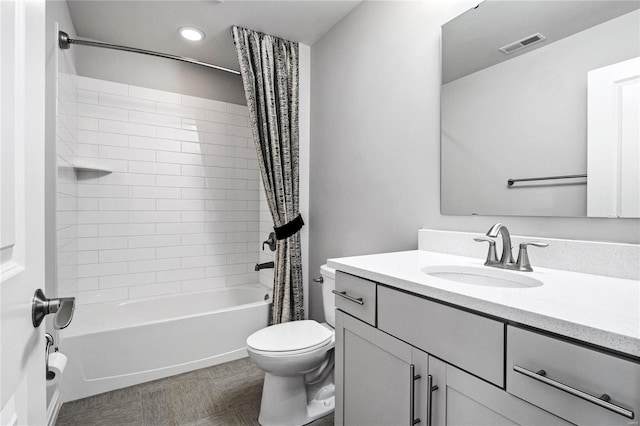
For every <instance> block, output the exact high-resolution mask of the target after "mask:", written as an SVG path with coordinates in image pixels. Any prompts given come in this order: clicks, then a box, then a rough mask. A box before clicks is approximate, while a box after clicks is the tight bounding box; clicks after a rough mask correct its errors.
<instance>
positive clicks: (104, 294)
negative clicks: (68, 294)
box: [76, 287, 129, 305]
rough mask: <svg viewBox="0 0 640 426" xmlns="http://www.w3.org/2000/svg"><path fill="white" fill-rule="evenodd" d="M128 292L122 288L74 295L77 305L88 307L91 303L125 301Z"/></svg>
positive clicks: (82, 292) (81, 292)
mask: <svg viewBox="0 0 640 426" xmlns="http://www.w3.org/2000/svg"><path fill="white" fill-rule="evenodd" d="M128 295H129V290H128V288H126V287H123V288H107V289H100V290H92V291H80V292H78V293H77V294H76V299H77V302H78V304H81V305H89V304H92V303H102V302H114V301H118V300H126V299H127V298H128Z"/></svg>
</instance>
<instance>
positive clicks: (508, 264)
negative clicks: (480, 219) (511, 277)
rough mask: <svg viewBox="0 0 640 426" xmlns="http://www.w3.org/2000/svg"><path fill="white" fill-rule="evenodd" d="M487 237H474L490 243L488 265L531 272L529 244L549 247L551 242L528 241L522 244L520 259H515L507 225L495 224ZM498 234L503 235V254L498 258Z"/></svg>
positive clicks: (479, 240) (519, 253)
mask: <svg viewBox="0 0 640 426" xmlns="http://www.w3.org/2000/svg"><path fill="white" fill-rule="evenodd" d="M486 235H487V237H490V238H486V237H479V238H474V239H473V240H474V241H478V242H487V243H489V252H488V253H487V260H486V261H485V262H484V264H485V265H486V266H492V267H494V268H502V269H511V270H514V271H522V272H531V271H533V268H532V267H531V263H530V262H529V254H528V253H527V246H534V247H548V246H549V244H547V243H543V242H539V241H526V242H523V243H521V244H520V251H519V252H518V260H517V261H516V262H514V261H513V254H512V252H511V249H512V247H511V235H510V234H509V230H508V229H507V227H506V226H505V225H503V224H501V223H496V224H495V225H493V226H492V227H491V228H490V229H489V231H487V234H486ZM498 235H501V236H502V255H501V256H500V260H498V257H497V254H496V242H495V240H493V238H497V237H498Z"/></svg>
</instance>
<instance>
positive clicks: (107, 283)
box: [99, 272, 156, 288]
mask: <svg viewBox="0 0 640 426" xmlns="http://www.w3.org/2000/svg"><path fill="white" fill-rule="evenodd" d="M155 282H156V273H155V272H143V273H137V274H124V275H111V276H107V277H100V279H99V285H100V288H117V287H129V286H137V285H143V284H153V283H155Z"/></svg>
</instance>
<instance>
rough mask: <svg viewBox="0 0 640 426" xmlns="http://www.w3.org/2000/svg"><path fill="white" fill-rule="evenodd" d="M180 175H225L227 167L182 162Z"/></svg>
mask: <svg viewBox="0 0 640 426" xmlns="http://www.w3.org/2000/svg"><path fill="white" fill-rule="evenodd" d="M180 167H181V171H182V176H202V177H225V176H226V175H227V169H225V168H224V167H207V166H191V165H187V164H183V165H182V166H180Z"/></svg>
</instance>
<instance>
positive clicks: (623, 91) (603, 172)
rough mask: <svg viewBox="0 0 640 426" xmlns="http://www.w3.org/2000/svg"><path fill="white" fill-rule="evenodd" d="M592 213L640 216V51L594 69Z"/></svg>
mask: <svg viewBox="0 0 640 426" xmlns="http://www.w3.org/2000/svg"><path fill="white" fill-rule="evenodd" d="M588 85H589V87H588V93H589V97H588V106H587V109H588V121H587V216H591V217H613V218H616V217H640V57H638V58H634V59H629V60H627V61H623V62H618V63H617V64H613V65H609V66H606V67H603V68H598V69H597V70H593V71H590V72H589V74H588Z"/></svg>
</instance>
